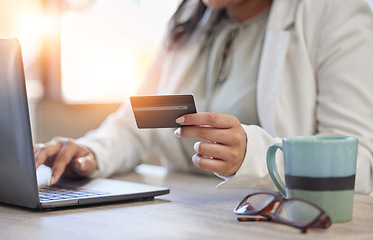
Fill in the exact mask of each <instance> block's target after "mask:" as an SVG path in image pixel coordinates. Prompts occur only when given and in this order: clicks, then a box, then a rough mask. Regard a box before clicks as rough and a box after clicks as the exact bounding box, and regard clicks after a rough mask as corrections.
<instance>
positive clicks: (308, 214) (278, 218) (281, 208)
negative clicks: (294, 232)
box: [234, 192, 332, 233]
mask: <svg viewBox="0 0 373 240" xmlns="http://www.w3.org/2000/svg"><path fill="white" fill-rule="evenodd" d="M275 206H276V208H275ZM274 208H275V209H274ZM234 212H235V213H236V214H238V215H252V217H238V218H237V220H238V221H240V222H259V221H265V222H276V223H282V224H286V225H289V226H293V227H296V228H299V229H300V230H301V231H302V233H306V232H307V229H308V228H328V227H329V226H330V225H331V224H332V223H331V221H330V218H329V216H328V214H327V213H325V212H324V210H322V209H321V208H320V207H318V206H316V205H314V204H312V203H310V202H307V201H304V200H301V199H285V198H284V197H282V196H281V195H280V194H279V193H268V192H258V193H253V194H249V195H248V196H246V197H245V198H244V199H243V200H242V201H241V203H240V204H238V205H237V207H236V209H235V210H234ZM253 215H256V217H255V216H253Z"/></svg>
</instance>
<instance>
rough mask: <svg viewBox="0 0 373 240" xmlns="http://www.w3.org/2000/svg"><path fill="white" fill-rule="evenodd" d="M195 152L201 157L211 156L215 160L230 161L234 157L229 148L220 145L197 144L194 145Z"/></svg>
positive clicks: (209, 143)
mask: <svg viewBox="0 0 373 240" xmlns="http://www.w3.org/2000/svg"><path fill="white" fill-rule="evenodd" d="M194 150H195V151H196V153H198V154H199V155H202V156H209V157H212V158H215V159H222V160H228V159H232V158H233V157H234V156H233V154H232V153H231V152H232V151H230V148H229V147H227V146H225V145H222V144H218V143H211V142H196V143H195V144H194Z"/></svg>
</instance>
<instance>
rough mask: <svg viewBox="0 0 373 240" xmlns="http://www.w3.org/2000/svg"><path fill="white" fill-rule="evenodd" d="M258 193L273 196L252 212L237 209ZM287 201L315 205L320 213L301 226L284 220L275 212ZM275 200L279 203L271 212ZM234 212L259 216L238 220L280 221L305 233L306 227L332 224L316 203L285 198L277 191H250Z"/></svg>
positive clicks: (321, 226) (325, 226) (326, 226)
mask: <svg viewBox="0 0 373 240" xmlns="http://www.w3.org/2000/svg"><path fill="white" fill-rule="evenodd" d="M258 194H267V195H271V196H273V197H274V198H273V200H272V201H271V202H270V203H268V204H267V206H265V207H264V208H263V209H262V210H258V211H256V212H252V213H250V214H249V213H246V211H245V212H244V213H242V212H238V211H237V210H238V209H239V206H241V205H242V204H243V203H244V202H247V199H248V198H250V197H251V196H254V195H258ZM289 201H300V202H304V203H307V204H309V205H311V206H313V207H315V208H316V209H318V210H319V211H320V213H319V214H318V215H317V216H316V217H315V219H314V220H313V221H312V222H310V223H308V224H306V225H304V226H301V225H299V224H298V223H296V222H292V221H284V220H282V219H281V218H277V217H276V213H277V212H278V211H280V210H282V208H283V206H284V203H285V202H289ZM277 202H278V203H279V205H278V206H277V208H276V209H275V210H274V212H273V213H272V210H273V208H274V207H275V204H276V203H277ZM248 204H249V202H248ZM248 204H246V205H248ZM253 208H254V207H253ZM254 209H255V208H254ZM234 213H235V214H237V215H246V216H261V217H253V218H249V217H238V218H237V220H238V221H240V222H245V221H246V222H251V221H255V222H259V221H265V222H274V223H281V224H285V225H288V226H292V227H295V228H298V229H300V230H301V231H302V233H306V232H307V229H308V228H328V227H330V226H331V225H332V222H331V220H330V217H329V215H328V214H327V213H326V212H325V211H324V210H323V209H322V208H320V207H319V206H317V205H315V204H313V203H311V202H309V201H306V200H303V199H298V198H291V199H287V198H285V197H283V196H282V195H281V194H280V193H279V192H255V193H251V194H249V195H247V196H246V197H244V199H243V200H242V201H241V202H240V203H239V204H238V205H237V206H236V208H235V209H234Z"/></svg>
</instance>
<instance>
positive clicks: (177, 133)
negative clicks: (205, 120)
mask: <svg viewBox="0 0 373 240" xmlns="http://www.w3.org/2000/svg"><path fill="white" fill-rule="evenodd" d="M174 134H175V136H176V137H181V129H180V128H178V129H176V130H175V132H174Z"/></svg>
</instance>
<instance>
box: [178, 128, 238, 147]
mask: <svg viewBox="0 0 373 240" xmlns="http://www.w3.org/2000/svg"><path fill="white" fill-rule="evenodd" d="M174 134H175V135H176V136H178V137H186V138H199V139H205V140H207V141H210V142H218V143H220V144H226V145H228V144H230V143H231V141H232V140H231V139H232V137H234V136H235V135H234V134H232V132H231V131H227V129H221V128H213V127H206V126H183V127H181V128H178V129H177V130H176V131H175V132H174Z"/></svg>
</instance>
